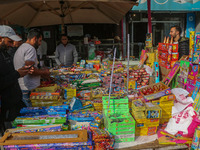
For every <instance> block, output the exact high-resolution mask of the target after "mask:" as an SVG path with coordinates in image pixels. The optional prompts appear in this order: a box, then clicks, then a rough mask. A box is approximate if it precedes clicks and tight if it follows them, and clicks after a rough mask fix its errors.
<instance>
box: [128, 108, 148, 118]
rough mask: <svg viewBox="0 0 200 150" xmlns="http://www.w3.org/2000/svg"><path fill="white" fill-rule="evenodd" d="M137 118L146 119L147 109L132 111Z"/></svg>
mask: <svg viewBox="0 0 200 150" xmlns="http://www.w3.org/2000/svg"><path fill="white" fill-rule="evenodd" d="M131 113H132V115H133V117H134V118H135V119H146V115H145V111H134V110H132V111H131Z"/></svg>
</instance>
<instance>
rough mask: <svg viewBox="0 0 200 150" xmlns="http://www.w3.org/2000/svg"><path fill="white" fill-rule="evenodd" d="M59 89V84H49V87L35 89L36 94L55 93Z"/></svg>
mask: <svg viewBox="0 0 200 150" xmlns="http://www.w3.org/2000/svg"><path fill="white" fill-rule="evenodd" d="M58 89H59V86H58V85H57V84H49V85H48V86H43V87H41V86H40V87H38V88H36V89H35V91H36V92H50V93H54V92H55V91H57V90H58Z"/></svg>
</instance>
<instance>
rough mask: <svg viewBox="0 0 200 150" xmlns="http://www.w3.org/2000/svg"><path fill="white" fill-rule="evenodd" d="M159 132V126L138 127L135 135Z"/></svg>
mask: <svg viewBox="0 0 200 150" xmlns="http://www.w3.org/2000/svg"><path fill="white" fill-rule="evenodd" d="M156 132H157V126H152V127H146V128H137V129H136V131H135V136H147V135H148V136H149V135H154V134H156Z"/></svg>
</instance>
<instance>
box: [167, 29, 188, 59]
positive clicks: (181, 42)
mask: <svg viewBox="0 0 200 150" xmlns="http://www.w3.org/2000/svg"><path fill="white" fill-rule="evenodd" d="M181 32H182V30H181V27H179V26H172V27H171V29H170V36H171V38H173V44H178V52H179V59H180V58H181V57H182V56H183V55H189V39H188V38H186V37H181V36H180V35H181Z"/></svg>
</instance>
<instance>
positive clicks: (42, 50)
mask: <svg viewBox="0 0 200 150" xmlns="http://www.w3.org/2000/svg"><path fill="white" fill-rule="evenodd" d="M37 55H38V58H39V59H38V60H39V63H40V66H41V67H44V62H45V59H46V56H47V43H46V42H45V41H44V40H42V42H41V45H40V46H39V47H38V49H37Z"/></svg>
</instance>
